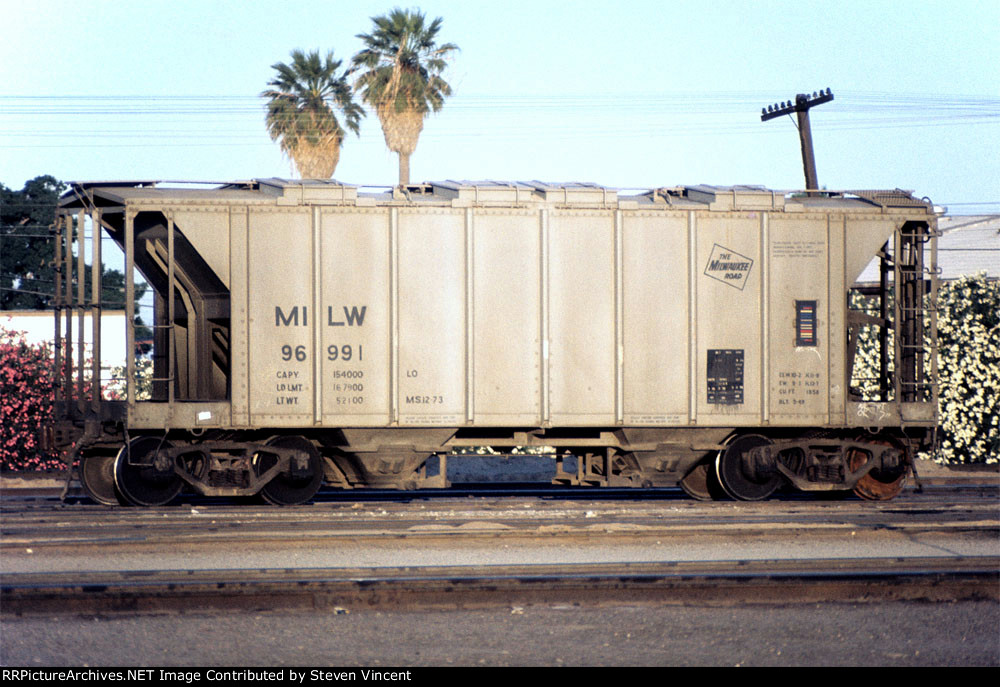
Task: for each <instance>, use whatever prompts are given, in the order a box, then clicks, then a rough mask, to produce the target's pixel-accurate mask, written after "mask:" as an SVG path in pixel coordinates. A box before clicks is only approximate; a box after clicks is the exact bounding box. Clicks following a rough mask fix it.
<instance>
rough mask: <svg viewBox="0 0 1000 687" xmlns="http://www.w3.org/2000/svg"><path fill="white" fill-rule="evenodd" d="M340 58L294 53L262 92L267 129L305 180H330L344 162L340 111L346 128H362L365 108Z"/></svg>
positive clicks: (297, 51)
mask: <svg viewBox="0 0 1000 687" xmlns="http://www.w3.org/2000/svg"><path fill="white" fill-rule="evenodd" d="M340 64H341V61H340V60H335V59H333V51H332V50H331V51H330V52H329V53H327V55H326V59H325V60H322V59H320V56H319V51H318V50H316V51H313V52H311V53H309V54H308V55H306V54H305V53H303V52H302V51H301V50H293V51H292V63H291V64H290V65H289V64H284V63H281V62H279V63H277V64H273V65H271V68H272V69H274V70H275V71H276V72H277V75H276V76H275V77H274V79H273V80H271V81H269V82H268V84H267V85H268V86H273V88H272V89H271V90H267V91H264V92H263V93H261V96H262V97H264V98H269V100H268V103H267V119H266V123H267V132H268V133H269V134H270V135H271V140H272V141H278V140H280V145H281V150H282V152H283V153H285V155H287V156H288V157H289V158H291V160H292V162H294V163H295V167H296V169H297V170H298V172H299V175H300V176H301V177H303V178H306V179H329V178H330V177H332V176H333V170H335V169H336V168H337V162H338V161H339V160H340V146H341V145H343V142H344V129H343V128H342V127H341V126H340V122H339V121H338V120H337V115H336V114H335V109H336V110H339V111H340V112H341V113H342V115H343V118H344V122H345V123H346V125H347V128H348V129H350V130H351V131H353V132H354V133H355V134H356V135H357V134H358V133H359V131H360V123H361V118H362V117H363V116H364V114H365V113H364V109H362V107H361V106H360V105H358V104H357V103H355V102H354V98H353V94H352V92H351V87H350V85H349V84H348V83H347V72H346V70H345V71H344V72H343V73H341V74H339V75H338V74H337V70H338V69H340Z"/></svg>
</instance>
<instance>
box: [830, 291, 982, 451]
mask: <svg viewBox="0 0 1000 687" xmlns="http://www.w3.org/2000/svg"><path fill="white" fill-rule="evenodd" d="M850 307H851V308H852V309H856V310H862V311H864V312H866V313H868V314H870V315H877V314H878V309H877V300H875V299H872V298H866V297H865V296H863V295H861V294H859V293H852V294H851V302H850ZM877 337H878V329H877V328H875V327H863V328H862V331H861V335H860V336H859V337H858V350H857V354H856V358H855V363H854V376H853V378H852V380H851V387H852V388H853V389H854V391H855V392H857V393H860V394H861V396H862V398H863V399H865V400H874V399H876V398H877V397H878V394H879V386H878V381H877V379H878V370H879V356H878V338H877ZM892 347H893V339H892V335H891V332H890V335H889V339H888V348H889V351H890V356H889V358H890V359H889V370H890V374H891V371H892V353H891V352H892V350H893V349H892ZM927 365H928V370H929V365H930V361H929V360H928V361H927ZM938 374H939V411H940V421H941V432H940V438H941V441H940V448H939V450H938V451H937V455H936V456H935V458H936V459H937V460H938V461H939V462H945V463H997V462H1000V282H998V281H996V280H992V281H991V280H988V279H987V278H986V275H985V274H979V275H977V276H966V277H962V278H961V279H957V280H955V281H952V282H943V283H942V284H941V287H940V289H939V290H938ZM924 457H931V456H924Z"/></svg>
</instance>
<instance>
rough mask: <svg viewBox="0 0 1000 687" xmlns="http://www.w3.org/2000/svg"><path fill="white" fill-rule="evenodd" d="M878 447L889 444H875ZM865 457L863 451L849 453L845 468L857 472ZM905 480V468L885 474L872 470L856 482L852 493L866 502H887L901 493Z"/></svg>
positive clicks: (881, 442)
mask: <svg viewBox="0 0 1000 687" xmlns="http://www.w3.org/2000/svg"><path fill="white" fill-rule="evenodd" d="M877 443H878V444H880V445H889V442H884V441H880V442H877ZM866 459H867V456H866V455H865V452H864V451H851V453H850V455H849V456H848V458H847V466H848V467H849V468H850V469H851V470H852V471H854V470H857V469H858V468H859V467H861V466H862V465H864V464H865V460H866ZM905 479H906V468H905V467H902V468H900V469H899V470H892V471H889V472H886V473H883V472H880V471H879V470H877V469H876V470H872V471H871V472H869V473H868V474H867V475H865V476H864V477H862V478H861V479H859V480H858V483H857V484H855V485H854V493H855V494H857V495H858V496H860V497H861V498H863V499H866V500H868V501H888V500H890V499H894V498H896V497H897V496H899V492H901V491H903V482H904V481H905Z"/></svg>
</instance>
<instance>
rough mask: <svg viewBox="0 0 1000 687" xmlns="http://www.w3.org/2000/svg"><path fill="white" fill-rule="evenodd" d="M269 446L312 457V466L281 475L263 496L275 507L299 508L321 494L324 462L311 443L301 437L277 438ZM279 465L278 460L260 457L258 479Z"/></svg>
mask: <svg viewBox="0 0 1000 687" xmlns="http://www.w3.org/2000/svg"><path fill="white" fill-rule="evenodd" d="M267 445H268V446H275V447H277V448H294V449H298V450H300V451H305V452H306V453H308V454H309V466H308V468H307V469H306V470H296V469H295V468H294V467H291V468H290V469H289V470H288V471H286V472H282V473H279V474H278V475H277V476H276V477H275V478H274V479H272V480H271V481H270V482H268V483H267V484H265V485H264V487H263V488H262V489H261V490H260V495H261V496H262V497H263V498H264V500H265V501H267V502H268V503H270V504H273V505H275V506H296V505H298V504H300V503H305V502H306V501H308V500H309V499H311V498H312V497H313V496H315V495H316V492H317V491H319V487H320V485H321V484H323V458H322V457H321V456H320V455H319V451H317V450H316V447H315V446H314V445H313V443H312V442H311V441H309V440H308V439H306V438H305V437H301V436H287V437H274V438H272V439H271V440H270V441H268V442H267ZM276 462H277V459H276V458H275V457H274V456H270V455H268V454H266V453H259V454H257V455H256V456H254V470H256V472H257V474H258V475H261V474H263V473H265V472H267V471H268V470H269V469H271V467H272V466H273V465H274V464H275V463H276Z"/></svg>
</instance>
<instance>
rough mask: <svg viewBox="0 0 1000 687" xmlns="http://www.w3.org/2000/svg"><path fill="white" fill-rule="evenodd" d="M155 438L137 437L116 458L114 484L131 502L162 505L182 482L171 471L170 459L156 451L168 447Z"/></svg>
mask: <svg viewBox="0 0 1000 687" xmlns="http://www.w3.org/2000/svg"><path fill="white" fill-rule="evenodd" d="M170 447H171V445H170V442H168V441H165V440H163V439H160V438H158V437H138V438H136V439H133V440H132V441H130V442H129V443H128V444H127V445H126V446H124V447H123V448H122V450H121V451H119V452H118V456H117V457H116V458H115V486H116V487H117V488H118V491H119V493H121V495H122V496H123V497H124V498H125V500H126V501H128V502H129V503H130V504H132V505H135V506H163V505H166V504H168V503H170V502H171V501H173V500H174V497H176V496H177V494H179V493H180V491H181V487H183V486H184V482H183V481H181V478H180V477H178V476H177V474H176V473H175V472H174V466H173V463H172V462H171V461H168V460H166V458H165V456H163V455H159V454H157V451H158V450H160V449H161V448H162V449H166V448H170Z"/></svg>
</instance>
